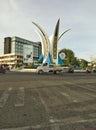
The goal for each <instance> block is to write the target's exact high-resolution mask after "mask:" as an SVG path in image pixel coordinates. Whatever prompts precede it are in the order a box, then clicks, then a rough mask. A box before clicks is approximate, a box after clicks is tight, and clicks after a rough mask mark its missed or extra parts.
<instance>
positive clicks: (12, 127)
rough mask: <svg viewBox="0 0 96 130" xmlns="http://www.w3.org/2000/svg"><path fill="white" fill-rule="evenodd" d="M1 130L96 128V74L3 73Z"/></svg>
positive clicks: (0, 75)
mask: <svg viewBox="0 0 96 130" xmlns="http://www.w3.org/2000/svg"><path fill="white" fill-rule="evenodd" d="M0 130H96V74H93V73H90V74H87V73H73V74H70V73H61V74H57V75H54V74H42V75H38V74H36V73H30V72H29V73H27V72H26V73H25V72H7V73H6V74H1V73H0Z"/></svg>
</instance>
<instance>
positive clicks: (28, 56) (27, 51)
mask: <svg viewBox="0 0 96 130" xmlns="http://www.w3.org/2000/svg"><path fill="white" fill-rule="evenodd" d="M32 62H33V46H32V45H24V46H23V63H32Z"/></svg>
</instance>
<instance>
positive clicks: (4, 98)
mask: <svg viewBox="0 0 96 130" xmlns="http://www.w3.org/2000/svg"><path fill="white" fill-rule="evenodd" d="M11 90H12V88H8V89H7V90H5V91H4V93H3V94H2V96H1V98H0V108H2V107H4V105H5V104H6V102H7V100H8V97H9V94H10V91H11Z"/></svg>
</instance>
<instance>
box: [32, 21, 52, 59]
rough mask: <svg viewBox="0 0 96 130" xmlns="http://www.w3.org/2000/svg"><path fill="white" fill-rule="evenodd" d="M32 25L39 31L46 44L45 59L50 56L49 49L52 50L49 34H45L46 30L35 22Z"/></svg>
mask: <svg viewBox="0 0 96 130" xmlns="http://www.w3.org/2000/svg"><path fill="white" fill-rule="evenodd" d="M32 23H33V24H34V25H35V26H36V27H37V28H38V29H39V34H40V36H41V38H42V42H43V44H44V49H45V50H44V51H43V53H44V58H46V57H47V55H48V52H49V48H50V41H49V38H48V36H47V34H46V33H45V32H44V30H43V29H42V28H41V27H40V26H39V25H38V24H36V23H35V22H32Z"/></svg>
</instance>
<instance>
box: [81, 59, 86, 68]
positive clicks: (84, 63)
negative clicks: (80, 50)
mask: <svg viewBox="0 0 96 130" xmlns="http://www.w3.org/2000/svg"><path fill="white" fill-rule="evenodd" d="M79 65H80V67H81V68H82V69H85V68H86V67H87V66H88V61H86V60H84V59H80V61H79Z"/></svg>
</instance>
